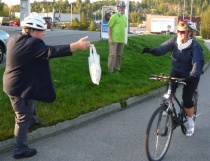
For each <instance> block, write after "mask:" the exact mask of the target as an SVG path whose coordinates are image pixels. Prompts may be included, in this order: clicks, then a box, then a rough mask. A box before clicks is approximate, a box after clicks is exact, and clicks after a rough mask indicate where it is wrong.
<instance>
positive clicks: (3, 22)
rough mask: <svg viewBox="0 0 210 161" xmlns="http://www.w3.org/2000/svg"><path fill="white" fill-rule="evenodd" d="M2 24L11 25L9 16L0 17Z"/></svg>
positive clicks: (0, 23) (0, 24)
mask: <svg viewBox="0 0 210 161" xmlns="http://www.w3.org/2000/svg"><path fill="white" fill-rule="evenodd" d="M0 26H9V17H0Z"/></svg>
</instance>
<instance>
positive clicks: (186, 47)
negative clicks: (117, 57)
mask: <svg viewBox="0 0 210 161" xmlns="http://www.w3.org/2000/svg"><path fill="white" fill-rule="evenodd" d="M196 30H197V29H196V26H195V25H194V23H193V22H191V21H189V20H181V21H179V23H178V26H177V36H175V37H172V38H171V39H169V40H168V41H166V42H164V43H163V44H161V45H160V46H158V47H156V48H148V47H146V48H144V49H143V50H142V54H144V53H150V54H152V55H155V56H160V55H164V54H166V53H168V52H170V51H171V52H172V55H171V62H172V69H171V73H170V76H171V77H176V78H185V82H186V85H185V86H184V87H183V95H182V99H183V104H184V107H185V111H186V114H187V132H186V135H187V136H192V135H193V134H194V126H195V123H194V121H193V112H194V103H193V101H192V98H193V94H194V92H195V90H196V89H197V86H198V83H199V79H200V75H201V74H202V69H203V65H204V56H203V50H202V48H201V46H200V45H199V43H198V42H197V41H195V40H194V39H195V34H196ZM177 87H178V85H177V83H174V84H173V85H172V91H173V92H174V93H175V92H176V88H177Z"/></svg>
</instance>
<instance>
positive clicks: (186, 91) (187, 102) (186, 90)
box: [170, 69, 200, 108]
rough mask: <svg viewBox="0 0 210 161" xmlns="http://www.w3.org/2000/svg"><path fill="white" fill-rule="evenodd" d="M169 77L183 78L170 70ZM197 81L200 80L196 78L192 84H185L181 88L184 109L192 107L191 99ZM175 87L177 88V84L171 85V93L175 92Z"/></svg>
mask: <svg viewBox="0 0 210 161" xmlns="http://www.w3.org/2000/svg"><path fill="white" fill-rule="evenodd" d="M170 76H171V77H175V78H183V77H181V76H180V74H179V73H178V72H176V71H175V70H173V69H172V70H171V73H170ZM199 80H200V78H196V79H195V80H194V81H193V82H191V83H187V84H186V85H184V86H183V93H182V100H183V103H184V106H185V108H192V107H194V102H193V99H192V98H193V95H194V92H195V90H196V89H197V87H198V83H199ZM177 87H178V84H177V83H173V84H172V91H173V92H176V88H177Z"/></svg>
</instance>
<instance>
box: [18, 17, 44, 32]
mask: <svg viewBox="0 0 210 161" xmlns="http://www.w3.org/2000/svg"><path fill="white" fill-rule="evenodd" d="M21 27H22V28H32V29H37V30H46V29H47V25H46V23H45V20H44V19H43V18H41V17H39V16H28V17H26V18H25V19H24V20H23V21H22V22H21Z"/></svg>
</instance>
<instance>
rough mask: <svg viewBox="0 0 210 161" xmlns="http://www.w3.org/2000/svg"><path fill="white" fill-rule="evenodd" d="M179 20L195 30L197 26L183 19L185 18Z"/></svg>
mask: <svg viewBox="0 0 210 161" xmlns="http://www.w3.org/2000/svg"><path fill="white" fill-rule="evenodd" d="M181 22H184V23H186V24H187V25H188V26H189V27H190V28H191V29H192V30H195V31H197V27H196V26H195V24H194V23H193V22H192V21H190V20H187V19H185V20H181Z"/></svg>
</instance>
